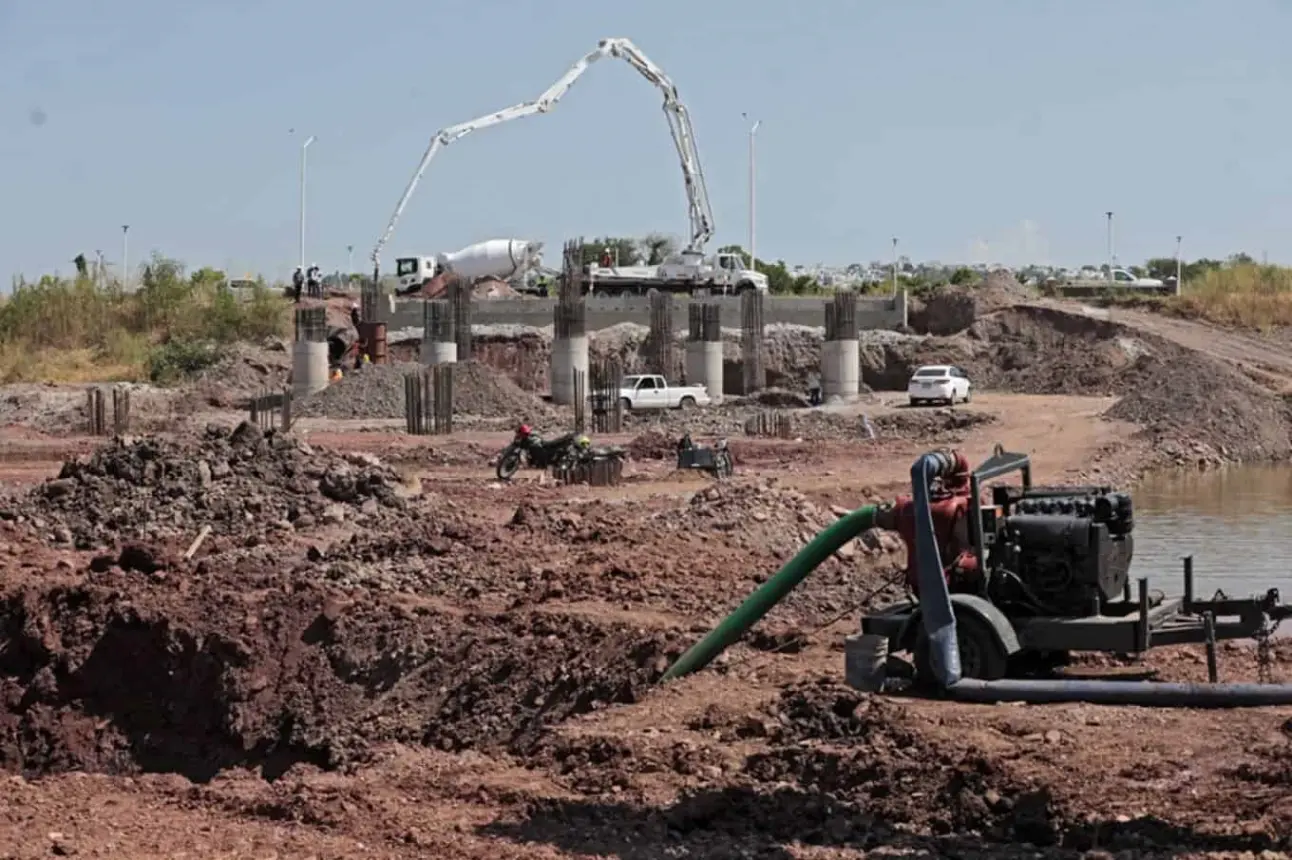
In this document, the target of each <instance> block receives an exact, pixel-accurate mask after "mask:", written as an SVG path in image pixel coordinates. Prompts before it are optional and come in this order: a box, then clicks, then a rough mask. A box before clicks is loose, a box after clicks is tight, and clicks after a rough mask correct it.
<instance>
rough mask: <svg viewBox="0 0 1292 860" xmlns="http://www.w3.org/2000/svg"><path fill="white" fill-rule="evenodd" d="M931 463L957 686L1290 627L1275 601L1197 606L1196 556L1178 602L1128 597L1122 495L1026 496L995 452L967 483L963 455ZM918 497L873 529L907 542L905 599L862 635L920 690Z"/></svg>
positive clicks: (1090, 491) (1055, 491)
mask: <svg viewBox="0 0 1292 860" xmlns="http://www.w3.org/2000/svg"><path fill="white" fill-rule="evenodd" d="M926 456H928V457H932V458H933V461H934V463H935V465H936V466H937V469H936V470H935V471H938V472H940V474H938V475H936V476H935V479H934V480H933V481H932V486H931V487H930V488H929V489H928V492H929V493H930V496H929V499H928V505H927V507H928V517H929V521H930V523H931V525H932V533H931V534H932V536H933V538H934V540H935V542H936V544H937V552H936V553H935V554H934V556H935V558H936V559H937V561H936V564H937V565H938V566H939V567H941V568H942V578H943V582H944V583H945V591H946V594H947V596H948V597H949V599H950V605H951V608H952V611H953V613H954V618H955V630H956V640H957V643H958V646H959V652H960V674H961V677H964V678H977V679H982V680H987V681H993V680H997V679H1000V678H1004V677H1005V676H1006V675H1007V674H1018V673H1019V670H1021V669H1023V667H1036V666H1037V665H1038V664H1039V665H1042V666H1043V665H1045V664H1046V663H1048V662H1051V661H1052V660H1053V659H1054V658H1057V657H1060V656H1061V655H1066V653H1067V652H1070V651H1107V652H1115V653H1124V654H1139V653H1143V652H1145V651H1147V650H1148V649H1149V648H1151V647H1154V646H1161V645H1178V644H1183V643H1203V642H1207V641H1212V642H1214V641H1216V640H1225V639H1245V638H1255V637H1261V636H1263V635H1268V634H1269V632H1270V631H1271V629H1272V626H1273V625H1274V624H1277V623H1278V622H1280V621H1282V620H1283V619H1285V618H1287V617H1289V616H1292V606H1288V605H1285V604H1283V603H1282V602H1281V601H1280V598H1279V592H1278V590H1277V589H1270V590H1269V591H1268V592H1266V594H1265V595H1264V596H1262V597H1257V598H1250V599H1245V600H1233V599H1228V598H1225V597H1224V596H1223V595H1218V596H1217V598H1216V599H1213V600H1199V599H1197V598H1196V597H1195V596H1194V582H1193V563H1192V561H1193V560H1192V558H1186V559H1185V560H1184V594H1183V596H1181V597H1170V598H1168V597H1165V596H1163V595H1161V594H1155V593H1153V592H1151V591H1150V589H1149V581H1148V579H1147V578H1146V577H1145V578H1140V579H1138V580H1137V581H1136V582H1135V585H1134V588H1132V583H1131V579H1130V575H1129V572H1130V564H1131V557H1132V555H1133V548H1134V537H1133V531H1134V515H1133V504H1132V501H1131V496H1130V495H1129V494H1128V493H1124V492H1118V491H1115V490H1114V489H1113V488H1111V487H1108V486H1050V487H1046V486H1033V485H1032V469H1031V463H1030V460H1029V458H1028V456H1027V455H1025V454H1014V453H1009V452H1006V451H1004V450H1003V448H1002V447H1001V446H999V445H997V446H996V450H995V452H994V454H993V455H992V456H991V457H990V458H989V459H988V460H986V461H985V462H984V463H983V464H982V465H980V466H979V467H978V468H977V469H974V470H973V471H972V472H969V471H968V469H967V466H966V464H965V463H964V460H963V457H962V456H961V455H959V454H958V453H950V452H935V454H932V455H926ZM1013 473H1019V475H1020V476H1021V483H1019V484H997V485H995V486H992V487H991V501H990V504H983V502H982V499H983V496H984V492H983V486H984V485H985V484H987V483H988V482H990V481H994V480H996V479H999V478H1003V477H1005V476H1007V475H1010V474H1013ZM917 495H918V494H913V495H912V496H904V497H901V498H899V499H897V500H896V501H895V502H894V503H893V504H892V505H887V506H882V507H881V508H879V509H878V510H877V512H876V515H875V524H876V525H878V526H880V527H885V528H893V529H895V530H896V531H898V532H899V534H900V535H901V536H902V538H903V539H904V541H905V542H906V544H907V553H908V558H909V563H908V575H907V585H908V587H909V588H910V590H911V592H912V595H913V597H912V599H911V600H907V601H904V602H901V603H898V604H895V605H892V606H889V607H887V608H885V609H882V610H880V611H877V612H874V613H871V614H867V615H864V616H863V617H862V619H861V630H862V633H863V634H865V635H869V636H872V637H876V636H878V637H883V638H884V639H886V640H887V643H888V650H889V651H890V652H891V651H910V652H911V653H912V654H913V655H914V657H915V664H916V671H917V677H918V676H924V678H925V679H926V680H927V679H929V676H930V674H931V673H932V672H933V667H932V666H931V665H930V662H929V660H930V651H931V649H930V647H929V644H930V640H929V635H928V633H927V631H926V625H925V624H923V623H922V617H923V615H924V612H925V611H926V605H925V604H926V603H927V599H928V597H929V595H927V594H925V595H921V590H922V586H923V588H924V589H925V590H927V586H925V585H924V584H923V583H922V581H921V578H920V567H921V563H923V562H927V561H931V559H925V558H923V557H922V556H924V555H927V554H928V553H927V550H926V549H925V548H924V547H922V546H920V545H919V540H918V537H917V533H918V531H919V529H918V525H919V520H920V516H919V515H920V513H921V511H920V506H919V504H918V502H917ZM944 564H945V566H943V565H944ZM921 596H923V597H924V598H925V600H924V601H921ZM935 597H936V595H935Z"/></svg>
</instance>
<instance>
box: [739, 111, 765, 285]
mask: <svg viewBox="0 0 1292 860" xmlns="http://www.w3.org/2000/svg"><path fill="white" fill-rule="evenodd" d="M741 116H742V117H744V118H745V119H746V120H747V119H749V114H747V113H742V114H741ZM762 124H763V121H762V120H761V119H757V120H754V124H753V125H751V126H750V127H749V268H750V269H752V270H753V271H757V270H758V247H757V245H756V243H755V240H756V238H757V234H756V232H755V229H754V224H755V211H756V210H755V208H754V206H755V203H756V201H757V197H756V194H755V192H754V187H755V178H756V176H757V168H756V164H757V162H756V161H755V158H754V156H755V148H754V140H755V137H756V136H757V134H758V127H759V126H760V125H762Z"/></svg>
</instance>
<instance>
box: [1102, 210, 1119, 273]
mask: <svg viewBox="0 0 1292 860" xmlns="http://www.w3.org/2000/svg"><path fill="white" fill-rule="evenodd" d="M1104 214H1105V215H1107V216H1108V280H1110V281H1111V280H1112V279H1113V261H1115V260H1116V259H1117V255H1116V254H1115V253H1113V213H1112V212H1105V213H1104Z"/></svg>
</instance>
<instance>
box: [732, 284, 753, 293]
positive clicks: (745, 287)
mask: <svg viewBox="0 0 1292 860" xmlns="http://www.w3.org/2000/svg"><path fill="white" fill-rule="evenodd" d="M753 291H754V285H753V284H751V283H750V282H749V281H741V282H740V283H739V284H738V285H737V286H736V295H738V296H741V295H744V294H745V293H752V292H753Z"/></svg>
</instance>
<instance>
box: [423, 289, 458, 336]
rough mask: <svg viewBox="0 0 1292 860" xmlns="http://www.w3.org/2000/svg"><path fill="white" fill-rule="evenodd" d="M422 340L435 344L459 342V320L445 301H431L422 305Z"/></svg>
mask: <svg viewBox="0 0 1292 860" xmlns="http://www.w3.org/2000/svg"><path fill="white" fill-rule="evenodd" d="M422 339H423V340H427V341H431V342H433V343H452V342H453V341H456V340H457V320H456V319H455V318H454V316H453V307H452V305H450V304H449V302H448V301H446V300H445V299H431V300H429V301H427V302H425V303H424V304H423V305H422Z"/></svg>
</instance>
